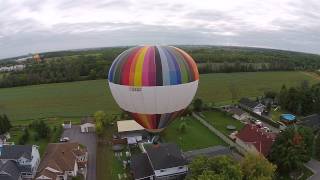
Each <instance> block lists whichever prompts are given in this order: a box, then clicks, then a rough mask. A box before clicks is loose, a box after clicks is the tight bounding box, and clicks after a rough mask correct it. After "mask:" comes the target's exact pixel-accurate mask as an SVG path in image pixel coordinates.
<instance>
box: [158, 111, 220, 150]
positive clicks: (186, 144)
mask: <svg viewBox="0 0 320 180" xmlns="http://www.w3.org/2000/svg"><path fill="white" fill-rule="evenodd" d="M181 123H186V130H185V132H180V131H179V126H180V124H181ZM162 137H163V139H164V140H165V141H166V142H174V143H177V144H178V145H179V146H180V148H182V150H183V151H189V150H194V149H201V148H206V147H210V146H216V145H226V144H225V143H224V141H222V140H221V139H220V138H219V137H218V136H216V135H215V134H213V133H212V132H211V131H209V129H207V128H206V127H205V126H203V125H202V124H201V123H200V122H199V121H197V120H195V119H194V118H193V117H187V118H184V120H180V119H177V120H175V121H174V122H172V124H170V125H169V127H168V129H166V130H165V131H164V132H163V133H162Z"/></svg>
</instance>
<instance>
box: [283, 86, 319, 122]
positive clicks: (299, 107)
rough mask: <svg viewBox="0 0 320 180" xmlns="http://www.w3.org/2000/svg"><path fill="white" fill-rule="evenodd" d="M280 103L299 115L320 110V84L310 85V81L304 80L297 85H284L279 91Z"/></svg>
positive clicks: (284, 107)
mask: <svg viewBox="0 0 320 180" xmlns="http://www.w3.org/2000/svg"><path fill="white" fill-rule="evenodd" d="M279 104H280V106H281V108H282V109H285V110H287V111H289V112H291V113H294V114H297V115H303V116H306V115H310V114H313V113H317V112H320V84H316V85H313V86H310V85H309V83H308V81H303V82H302V83H301V85H300V86H297V87H290V88H287V87H286V86H285V85H283V86H282V88H281V90H280V92H279Z"/></svg>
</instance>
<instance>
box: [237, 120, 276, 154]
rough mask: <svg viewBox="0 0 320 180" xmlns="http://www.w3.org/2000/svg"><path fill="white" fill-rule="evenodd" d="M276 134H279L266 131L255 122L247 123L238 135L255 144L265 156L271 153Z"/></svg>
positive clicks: (243, 139)
mask: <svg viewBox="0 0 320 180" xmlns="http://www.w3.org/2000/svg"><path fill="white" fill-rule="evenodd" d="M276 136H277V134H275V133H268V132H265V131H264V130H261V129H260V128H259V127H257V126H255V125H253V124H247V125H245V126H244V127H243V128H242V129H241V130H240V132H239V133H238V134H237V135H236V137H237V138H239V139H241V140H242V141H244V142H246V143H250V144H252V145H254V146H255V148H256V149H257V151H258V152H261V153H262V154H263V155H264V156H267V155H268V154H269V152H270V149H271V146H272V144H273V142H274V141H275V139H276Z"/></svg>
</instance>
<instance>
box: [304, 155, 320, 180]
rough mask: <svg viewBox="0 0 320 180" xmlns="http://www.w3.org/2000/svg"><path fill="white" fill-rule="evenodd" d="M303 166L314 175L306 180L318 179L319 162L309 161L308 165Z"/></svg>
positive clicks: (319, 177) (319, 176)
mask: <svg viewBox="0 0 320 180" xmlns="http://www.w3.org/2000/svg"><path fill="white" fill-rule="evenodd" d="M305 166H306V167H307V168H309V169H310V170H311V171H312V172H313V173H314V175H313V176H311V177H310V178H308V180H319V179H320V162H319V161H317V160H315V159H311V160H310V161H309V162H308V163H306V164H305Z"/></svg>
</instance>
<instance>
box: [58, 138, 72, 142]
mask: <svg viewBox="0 0 320 180" xmlns="http://www.w3.org/2000/svg"><path fill="white" fill-rule="evenodd" d="M68 141H70V138H68V137H63V138H60V142H68Z"/></svg>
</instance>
